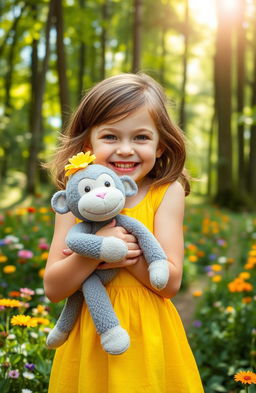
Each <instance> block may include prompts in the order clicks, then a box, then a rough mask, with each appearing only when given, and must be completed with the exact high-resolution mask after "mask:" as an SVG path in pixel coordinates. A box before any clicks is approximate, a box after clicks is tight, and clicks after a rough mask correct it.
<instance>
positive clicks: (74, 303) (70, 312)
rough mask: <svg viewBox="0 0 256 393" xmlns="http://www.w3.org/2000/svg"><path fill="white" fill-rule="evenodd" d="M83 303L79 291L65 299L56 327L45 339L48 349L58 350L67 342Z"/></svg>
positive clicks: (81, 294)
mask: <svg viewBox="0 0 256 393" xmlns="http://www.w3.org/2000/svg"><path fill="white" fill-rule="evenodd" d="M83 301H84V298H83V293H82V292H81V291H76V292H75V293H73V295H71V296H69V297H68V298H67V300H66V303H65V305H64V308H63V310H62V312H61V314H60V316H59V319H58V321H57V323H56V325H55V326H54V328H53V329H52V330H51V331H50V333H49V335H48V337H47V340H46V345H47V347H48V348H51V349H52V348H58V347H60V346H61V345H62V344H64V342H65V341H66V340H67V338H68V335H69V333H70V332H71V330H72V328H73V326H74V324H75V322H76V320H77V317H78V315H79V314H80V311H81V308H82V304H83Z"/></svg>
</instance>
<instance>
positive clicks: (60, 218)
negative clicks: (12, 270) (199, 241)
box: [44, 213, 100, 303]
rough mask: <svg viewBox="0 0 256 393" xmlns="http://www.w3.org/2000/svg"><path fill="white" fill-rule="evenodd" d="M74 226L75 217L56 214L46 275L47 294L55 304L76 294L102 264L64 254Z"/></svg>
mask: <svg viewBox="0 0 256 393" xmlns="http://www.w3.org/2000/svg"><path fill="white" fill-rule="evenodd" d="M74 224H75V217H74V216H73V214H72V213H67V214H65V215H60V214H58V213H56V217H55V228H54V235H53V239H52V243H51V247H50V251H49V256H48V260H47V263H46V269H45V274H44V289H45V294H46V296H47V297H48V298H49V299H50V300H51V301H52V302H54V303H56V302H59V301H60V300H63V299H65V298H66V297H68V296H70V295H71V294H72V293H74V292H75V291H76V290H77V289H78V288H79V287H80V285H81V284H82V282H83V281H84V280H85V279H86V278H87V277H88V276H89V275H90V274H91V273H92V272H93V271H94V270H95V269H96V268H97V266H98V264H99V262H100V261H98V260H95V259H89V258H85V257H82V256H80V255H78V254H76V253H72V254H71V255H70V256H68V257H66V256H65V255H64V254H63V249H65V248H66V247H67V246H66V244H65V237H66V235H67V233H68V230H69V229H70V228H71V227H72V226H73V225H74Z"/></svg>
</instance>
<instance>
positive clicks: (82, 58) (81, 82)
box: [76, 0, 87, 102]
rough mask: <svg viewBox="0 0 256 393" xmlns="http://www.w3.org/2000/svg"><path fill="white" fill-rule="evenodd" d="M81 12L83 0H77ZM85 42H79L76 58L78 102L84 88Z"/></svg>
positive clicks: (83, 8)
mask: <svg viewBox="0 0 256 393" xmlns="http://www.w3.org/2000/svg"><path fill="white" fill-rule="evenodd" d="M79 5H80V9H81V12H83V13H84V10H85V0H79ZM86 49H87V48H86V44H85V42H84V40H83V37H82V40H81V42H80V47H79V59H78V76H77V94H76V96H77V101H78V102H80V100H81V98H82V92H83V90H84V74H85V68H86Z"/></svg>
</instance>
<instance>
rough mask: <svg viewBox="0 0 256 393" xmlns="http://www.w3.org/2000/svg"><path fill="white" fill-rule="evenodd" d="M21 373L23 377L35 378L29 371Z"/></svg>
mask: <svg viewBox="0 0 256 393" xmlns="http://www.w3.org/2000/svg"><path fill="white" fill-rule="evenodd" d="M22 375H23V377H24V378H27V379H34V378H35V374H33V373H30V372H29V371H24V373H22Z"/></svg>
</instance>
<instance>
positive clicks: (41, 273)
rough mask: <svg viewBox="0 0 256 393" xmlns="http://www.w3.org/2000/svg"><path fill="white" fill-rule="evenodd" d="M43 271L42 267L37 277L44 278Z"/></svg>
mask: <svg viewBox="0 0 256 393" xmlns="http://www.w3.org/2000/svg"><path fill="white" fill-rule="evenodd" d="M44 271H45V269H44V268H43V269H40V270H39V272H38V275H39V277H41V278H44Z"/></svg>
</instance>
